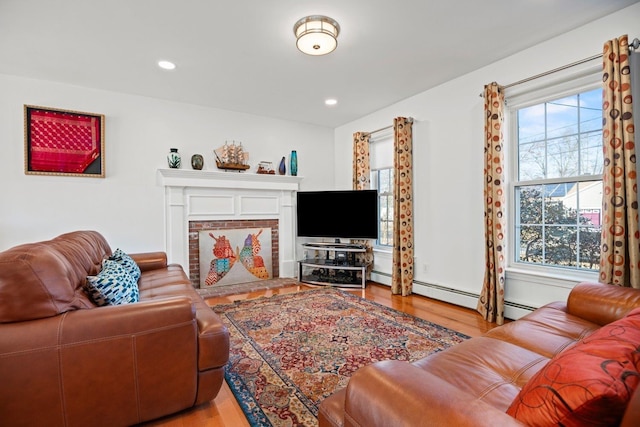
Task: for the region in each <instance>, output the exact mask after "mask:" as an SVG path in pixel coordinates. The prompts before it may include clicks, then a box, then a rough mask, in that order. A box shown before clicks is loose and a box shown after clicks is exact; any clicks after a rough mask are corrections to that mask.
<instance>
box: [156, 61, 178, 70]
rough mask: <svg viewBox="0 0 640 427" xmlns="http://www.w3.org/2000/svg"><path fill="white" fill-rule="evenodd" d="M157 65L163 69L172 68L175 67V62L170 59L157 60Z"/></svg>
mask: <svg viewBox="0 0 640 427" xmlns="http://www.w3.org/2000/svg"><path fill="white" fill-rule="evenodd" d="M158 67H160V68H162V69H165V70H173V69H175V68H176V64H174V63H173V62H170V61H158Z"/></svg>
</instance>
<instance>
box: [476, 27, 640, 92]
mask: <svg viewBox="0 0 640 427" xmlns="http://www.w3.org/2000/svg"><path fill="white" fill-rule="evenodd" d="M639 47H640V39H638V38H637V37H636V38H635V39H633V41H632V42H631V43H630V44H629V50H631V49H633V50H637V49H638V48H639ZM598 58H602V54H601V53H599V54H597V55H593V56H590V57H588V58H584V59H581V60H579V61H576V62H572V63H571V64H567V65H563V66H561V67H558V68H554V69H553V70H549V71H545V72H544V73H540V74H536V75H535V76H531V77H527V78H526V79H522V80H518V81H517V82H513V83H510V84H508V85H504V86H502V89H507V88H510V87H513V86H517V85H520V84H522V83H527V82H530V81H531V80H535V79H539V78H540V77H545V76H548V75H549V74H553V73H557V72H558V71H562V70H566V69H567V68H571V67H575V66H576V65H580V64H584V63H585V62H589V61H593V60H595V59H598ZM480 97H481V98H482V97H484V92H483V93H481V94H480Z"/></svg>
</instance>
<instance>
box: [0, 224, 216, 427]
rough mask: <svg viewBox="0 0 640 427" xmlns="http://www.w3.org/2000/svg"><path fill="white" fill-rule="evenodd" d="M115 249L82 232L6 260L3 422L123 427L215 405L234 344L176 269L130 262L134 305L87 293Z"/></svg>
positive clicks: (0, 362) (1, 319) (159, 255)
mask: <svg viewBox="0 0 640 427" xmlns="http://www.w3.org/2000/svg"><path fill="white" fill-rule="evenodd" d="M111 253H112V252H111V248H110V247H109V245H108V243H107V242H106V240H105V239H104V237H103V236H102V235H100V234H99V233H97V232H95V231H77V232H72V233H68V234H64V235H62V236H58V237H57V238H55V239H52V240H50V241H45V242H37V243H29V244H25V245H20V246H17V247H14V248H11V249H8V250H6V251H4V252H1V253H0V425H3V426H18V425H25V426H26V425H29V426H34V425H47V426H57V425H60V426H63V425H64V426H87V425H91V426H98V425H104V426H126V425H132V424H136V423H140V422H143V421H147V420H151V419H154V418H158V417H161V416H164V415H167V414H171V413H174V412H177V411H180V410H183V409H186V408H189V407H191V406H194V405H197V404H200V403H202V402H206V401H209V400H211V399H213V398H214V397H215V396H216V395H217V393H218V391H219V389H220V387H221V385H222V381H223V376H224V366H225V365H226V363H227V360H228V357H229V335H228V331H227V329H226V327H225V326H224V325H223V324H222V322H221V321H220V318H219V317H218V316H217V315H216V314H215V313H214V312H213V311H212V310H211V309H210V308H209V307H208V306H207V305H206V303H205V302H204V300H203V299H202V298H201V297H200V295H199V294H198V293H197V292H196V290H195V289H194V288H193V286H192V285H191V283H190V281H189V279H188V277H187V276H186V274H185V272H184V270H183V269H182V267H180V266H179V265H167V259H166V255H165V253H163V252H153V253H145V254H130V255H131V257H132V258H133V259H134V260H135V261H136V263H137V264H138V266H139V267H140V270H141V277H140V279H139V281H138V287H139V293H140V301H139V302H137V303H132V304H126V305H116V306H106V307H96V306H95V305H94V304H93V302H92V301H91V299H90V298H89V297H88V296H87V295H86V293H85V292H84V290H83V288H82V285H83V282H84V280H85V278H86V276H87V275H95V274H96V273H97V272H98V271H99V269H100V265H101V261H102V259H103V258H104V257H107V256H109V255H111Z"/></svg>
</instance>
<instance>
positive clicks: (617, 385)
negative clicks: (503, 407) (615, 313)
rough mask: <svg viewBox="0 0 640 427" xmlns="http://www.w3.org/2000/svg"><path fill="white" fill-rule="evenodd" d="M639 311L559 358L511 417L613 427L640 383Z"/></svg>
mask: <svg viewBox="0 0 640 427" xmlns="http://www.w3.org/2000/svg"><path fill="white" fill-rule="evenodd" d="M639 370H640V309H635V310H633V311H632V312H630V313H629V314H628V315H627V316H626V317H623V318H622V319H620V320H617V321H615V322H613V323H610V324H608V325H605V326H603V327H602V328H600V329H598V330H597V331H596V332H594V333H593V334H591V335H589V336H588V337H586V338H584V339H583V340H581V341H579V342H577V343H576V344H575V345H573V346H572V347H569V348H567V349H566V350H565V351H563V352H561V353H560V354H558V355H556V356H555V357H554V358H553V359H551V360H550V361H549V363H547V365H546V366H545V367H543V368H542V369H541V370H540V371H539V372H538V373H536V374H535V375H534V376H533V377H532V378H531V379H530V380H529V382H528V383H527V384H526V385H525V386H524V387H523V388H522V390H520V393H519V394H518V396H517V397H516V398H515V400H514V401H513V403H511V406H510V407H509V409H508V410H507V414H509V415H511V416H513V417H515V418H516V419H518V420H519V421H521V422H523V423H525V424H527V425H531V426H551V425H562V426H613V425H618V424H619V423H620V421H621V420H622V416H623V415H624V411H625V409H626V407H627V404H628V403H629V399H630V398H631V395H632V394H633V391H634V390H635V389H636V387H637V386H638V383H640V372H639Z"/></svg>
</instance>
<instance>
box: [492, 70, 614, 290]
mask: <svg viewBox="0 0 640 427" xmlns="http://www.w3.org/2000/svg"><path fill="white" fill-rule="evenodd" d="M601 86H602V61H601V59H600V58H598V59H595V60H593V61H589V62H587V63H584V64H581V65H579V66H575V67H572V68H569V69H567V70H563V71H559V72H556V73H553V74H550V75H548V76H545V77H542V78H539V79H535V80H532V81H530V82H527V83H522V84H519V85H517V86H514V87H512V88H508V89H506V90H505V100H506V104H507V105H506V107H505V128H506V129H508V134H507V135H505V136H506V137H507V138H506V140H505V144H504V145H505V158H507V159H509V160H508V163H507V165H506V168H505V170H506V174H505V178H506V181H507V188H508V193H507V207H508V210H509V211H508V216H507V229H508V230H509V241H508V251H507V252H508V253H507V267H506V276H507V280H509V279H510V278H511V279H518V278H520V279H523V278H526V279H527V280H528V281H529V282H533V283H541V284H547V285H549V284H550V283H549V280H550V279H551V280H552V281H553V285H554V286H560V287H567V288H570V287H573V286H574V285H575V284H576V283H579V282H582V281H597V280H598V272H597V271H593V272H592V271H582V270H574V269H568V268H567V269H563V268H562V267H546V266H541V265H528V264H524V263H516V261H515V244H516V236H515V222H516V218H515V212H516V209H515V200H514V199H515V198H514V197H513V196H514V193H515V188H514V187H515V182H518V180H517V176H516V173H517V168H516V165H517V164H518V150H517V148H516V147H515V145H514V144H515V141H517V140H518V135H517V129H516V128H515V126H511V124H512V123H517V120H516V119H517V117H516V114H517V110H519V109H522V108H525V107H529V106H531V105H536V104H540V103H543V102H545V101H548V100H550V99H554V98H561V97H563V96H567V95H571V94H575V93H578V92H586V91H589V90H593V89H597V88H599V87H601ZM572 181H573V179H572Z"/></svg>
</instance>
